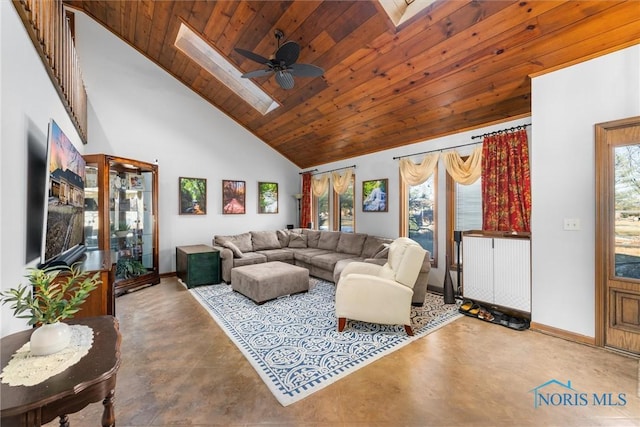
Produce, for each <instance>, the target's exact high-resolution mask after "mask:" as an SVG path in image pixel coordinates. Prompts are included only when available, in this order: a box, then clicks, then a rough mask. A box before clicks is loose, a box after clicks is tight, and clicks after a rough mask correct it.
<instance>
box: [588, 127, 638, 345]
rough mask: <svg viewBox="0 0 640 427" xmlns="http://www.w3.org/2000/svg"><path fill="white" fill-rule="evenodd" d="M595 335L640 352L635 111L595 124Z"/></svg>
mask: <svg viewBox="0 0 640 427" xmlns="http://www.w3.org/2000/svg"><path fill="white" fill-rule="evenodd" d="M596 159H597V161H596V163H597V171H596V179H597V197H596V200H597V213H598V218H597V229H596V286H597V289H598V291H599V292H598V299H597V301H596V302H597V304H598V307H597V314H598V316H597V319H598V320H597V321H598V325H596V326H597V327H598V328H597V330H596V335H597V336H596V339H597V340H598V341H599V343H600V344H601V345H604V346H607V347H612V348H615V349H618V350H622V351H625V352H630V353H635V354H640V117H634V118H630V119H625V120H618V121H615V122H608V123H602V124H599V125H597V126H596Z"/></svg>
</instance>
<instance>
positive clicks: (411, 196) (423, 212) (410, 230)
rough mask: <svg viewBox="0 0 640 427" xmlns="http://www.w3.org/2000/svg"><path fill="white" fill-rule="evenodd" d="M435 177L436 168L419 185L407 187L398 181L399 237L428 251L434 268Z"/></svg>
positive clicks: (435, 251) (435, 253)
mask: <svg viewBox="0 0 640 427" xmlns="http://www.w3.org/2000/svg"><path fill="white" fill-rule="evenodd" d="M436 175H437V168H436V169H434V172H433V174H432V175H431V176H430V177H429V179H427V180H426V181H425V182H423V183H422V184H419V185H407V184H405V183H404V182H403V181H402V179H400V194H401V195H403V200H401V209H400V215H401V218H400V224H401V225H400V227H401V230H400V235H401V236H406V237H409V238H411V239H413V240H415V241H416V242H418V243H419V244H420V246H422V247H423V248H424V249H426V250H428V251H429V253H430V254H431V259H432V261H431V263H432V265H434V266H435V264H436V258H437V257H436V255H437V238H436V237H437V233H436V231H437V230H436V206H437V202H436V194H437V191H436V185H437V179H436V178H435V177H436Z"/></svg>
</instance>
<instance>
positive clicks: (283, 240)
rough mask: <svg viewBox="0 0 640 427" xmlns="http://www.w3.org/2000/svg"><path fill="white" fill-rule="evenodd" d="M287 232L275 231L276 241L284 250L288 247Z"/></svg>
mask: <svg viewBox="0 0 640 427" xmlns="http://www.w3.org/2000/svg"><path fill="white" fill-rule="evenodd" d="M289 234H291V233H289V230H276V236H278V240H279V241H280V247H282V248H286V247H287V246H289Z"/></svg>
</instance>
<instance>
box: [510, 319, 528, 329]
mask: <svg viewBox="0 0 640 427" xmlns="http://www.w3.org/2000/svg"><path fill="white" fill-rule="evenodd" d="M507 327H509V328H511V329H515V330H517V331H522V330H524V329H527V327H528V326H527V321H526V320H525V319H519V318H517V317H510V318H509V322H508V323H507Z"/></svg>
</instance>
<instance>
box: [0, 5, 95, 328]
mask: <svg viewBox="0 0 640 427" xmlns="http://www.w3.org/2000/svg"><path fill="white" fill-rule="evenodd" d="M0 51H1V52H2V59H1V61H2V62H1V63H0V111H1V113H2V114H1V115H0V117H1V119H0V120H1V125H0V164H1V169H0V188H1V189H2V198H0V203H1V205H0V224H1V225H0V288H1V289H2V290H6V289H9V288H12V287H16V286H17V285H18V284H19V283H26V279H25V278H24V277H23V276H24V274H25V273H26V270H25V268H26V267H28V266H34V264H35V261H32V260H30V261H32V262H29V263H28V262H27V260H26V257H25V251H26V243H25V240H26V233H27V218H26V215H27V200H26V197H25V195H26V194H27V182H28V177H27V144H28V143H29V142H31V143H32V144H34V145H35V146H36V148H39V149H41V150H43V151H46V140H47V126H48V124H49V120H50V119H51V118H53V119H54V120H55V121H56V123H58V125H59V126H60V128H61V129H62V130H63V132H64V133H65V134H66V135H67V136H68V137H69V139H70V140H71V141H72V142H73V144H74V145H75V146H76V147H77V148H78V149H79V150H80V152H83V146H82V142H81V141H80V138H79V136H78V134H77V132H76V130H75V127H74V126H73V124H72V123H71V120H70V119H69V116H68V115H67V112H66V110H65V109H64V107H63V105H62V102H61V101H60V98H59V97H58V94H57V92H56V90H55V89H54V87H53V85H52V84H51V80H50V79H49V77H48V75H47V72H46V70H45V68H44V65H43V64H42V61H41V60H40V57H39V56H38V54H37V53H36V50H35V48H34V47H33V44H32V43H31V39H29V36H28V35H27V32H26V30H25V28H24V26H23V25H22V21H21V20H20V18H19V16H18V14H17V12H16V10H15V8H14V6H13V4H12V3H11V2H6V1H3V2H0ZM1 313H2V318H1V319H2V325H1V334H2V336H5V335H8V334H10V333H12V332H16V331H18V330H22V329H25V328H26V327H27V324H26V321H25V320H23V319H15V318H14V317H13V315H12V310H10V309H9V308H8V306H6V305H5V306H3V307H2V309H1Z"/></svg>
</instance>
